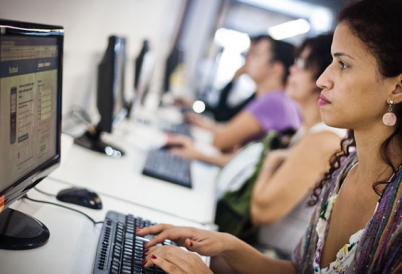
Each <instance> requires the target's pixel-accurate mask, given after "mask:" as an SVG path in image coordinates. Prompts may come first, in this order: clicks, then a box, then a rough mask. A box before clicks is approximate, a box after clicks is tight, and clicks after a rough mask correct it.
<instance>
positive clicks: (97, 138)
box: [74, 35, 128, 158]
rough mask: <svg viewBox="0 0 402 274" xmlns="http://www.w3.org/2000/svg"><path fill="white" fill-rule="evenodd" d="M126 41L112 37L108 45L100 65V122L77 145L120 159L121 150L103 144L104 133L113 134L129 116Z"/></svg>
mask: <svg viewBox="0 0 402 274" xmlns="http://www.w3.org/2000/svg"><path fill="white" fill-rule="evenodd" d="M125 69H126V39H125V38H124V37H119V36H115V35H112V36H109V38H108V45H107V48H106V50H105V52H104V54H103V58H102V60H101V61H100V62H99V64H98V71H97V72H98V73H97V88H96V106H97V108H98V111H99V114H100V121H99V123H98V124H97V126H96V127H94V128H90V129H89V130H88V131H87V132H85V133H84V134H83V135H82V136H79V137H78V138H75V140H74V142H75V143H76V144H78V145H80V146H83V147H85V148H88V149H91V150H93V151H96V152H100V153H103V154H106V155H108V156H111V157H114V158H119V157H121V156H122V155H124V152H123V150H122V149H120V148H118V147H116V146H114V145H112V144H107V143H105V142H104V141H103V140H102V134H103V133H104V132H108V133H112V131H113V127H115V126H116V124H117V123H119V122H120V121H121V120H123V119H124V118H125V117H126V116H127V112H128V103H127V102H126V99H125V92H124V88H125Z"/></svg>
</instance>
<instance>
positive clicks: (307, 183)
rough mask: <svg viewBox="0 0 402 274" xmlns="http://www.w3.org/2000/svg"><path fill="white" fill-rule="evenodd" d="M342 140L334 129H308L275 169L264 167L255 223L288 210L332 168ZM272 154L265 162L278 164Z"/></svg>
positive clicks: (256, 192)
mask: <svg viewBox="0 0 402 274" xmlns="http://www.w3.org/2000/svg"><path fill="white" fill-rule="evenodd" d="M339 142H340V137H338V136H337V135H335V134H334V133H331V132H317V133H307V135H306V136H304V137H303V138H302V139H301V140H300V141H299V142H298V143H297V144H296V145H295V146H294V147H293V148H291V150H290V151H289V154H288V156H287V157H286V160H285V161H284V162H283V163H282V164H281V166H280V167H279V168H278V169H277V170H276V171H275V172H273V170H272V169H271V168H269V169H262V170H261V173H260V175H259V177H258V179H257V181H256V184H255V186H254V189H253V193H252V198H251V216H252V220H253V223H254V224H255V225H262V224H270V223H273V222H275V221H277V220H279V219H281V218H282V217H284V216H285V215H286V214H288V213H289V212H290V211H291V210H292V209H293V208H294V207H295V206H296V205H297V204H298V203H299V202H300V201H301V200H302V199H303V198H304V197H305V195H306V194H307V193H308V191H309V189H310V188H311V187H312V186H313V185H314V184H315V183H316V182H317V180H319V179H320V178H321V176H322V175H323V173H324V172H325V171H326V170H327V169H328V167H329V159H330V157H331V155H332V154H333V153H334V152H335V151H336V150H337V149H338V148H339ZM272 152H274V151H272ZM269 154H270V153H268V157H267V159H266V161H265V162H264V164H270V165H273V166H275V163H270V160H271V159H270V158H269ZM271 161H273V160H271Z"/></svg>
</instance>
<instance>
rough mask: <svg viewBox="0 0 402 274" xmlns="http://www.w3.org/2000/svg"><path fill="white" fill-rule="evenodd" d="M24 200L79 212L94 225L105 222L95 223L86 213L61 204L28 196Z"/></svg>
mask: <svg viewBox="0 0 402 274" xmlns="http://www.w3.org/2000/svg"><path fill="white" fill-rule="evenodd" d="M22 199H27V200H30V201H32V202H36V203H43V204H49V205H55V206H59V207H63V208H66V209H69V210H72V211H75V212H77V213H80V214H82V215H84V216H85V217H87V218H88V219H89V220H90V221H91V222H92V223H93V224H94V225H97V224H103V221H100V222H97V221H95V220H94V219H92V218H91V217H89V216H88V215H87V214H85V213H84V212H82V211H79V210H76V209H74V208H71V207H68V206H64V205H60V204H56V203H52V202H47V201H42V200H35V199H32V198H29V197H28V195H27V194H25V195H24V196H22Z"/></svg>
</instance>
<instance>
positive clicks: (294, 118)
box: [246, 92, 301, 132]
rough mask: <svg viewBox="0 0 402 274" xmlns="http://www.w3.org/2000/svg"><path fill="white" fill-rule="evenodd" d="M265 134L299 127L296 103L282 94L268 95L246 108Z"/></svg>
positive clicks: (273, 93)
mask: <svg viewBox="0 0 402 274" xmlns="http://www.w3.org/2000/svg"><path fill="white" fill-rule="evenodd" d="M246 111H248V112H249V113H250V114H251V115H253V116H254V117H255V119H256V120H257V121H258V123H259V124H260V126H261V127H262V129H263V130H264V131H265V132H268V131H270V130H277V131H284V130H286V129H294V130H296V129H297V128H299V127H300V125H301V118H300V114H299V109H298V107H297V105H296V103H295V102H294V101H293V100H291V99H290V98H288V97H287V96H286V95H285V94H284V93H283V92H272V93H268V94H266V95H264V96H262V97H261V98H257V99H256V100H254V101H253V102H251V103H250V104H249V105H247V107H246Z"/></svg>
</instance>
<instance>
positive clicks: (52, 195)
mask: <svg viewBox="0 0 402 274" xmlns="http://www.w3.org/2000/svg"><path fill="white" fill-rule="evenodd" d="M34 189H35V190H36V191H37V192H39V193H42V194H45V195H47V196H50V197H56V195H54V194H50V193H47V192H44V191H43V190H40V189H39V188H37V187H34Z"/></svg>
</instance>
